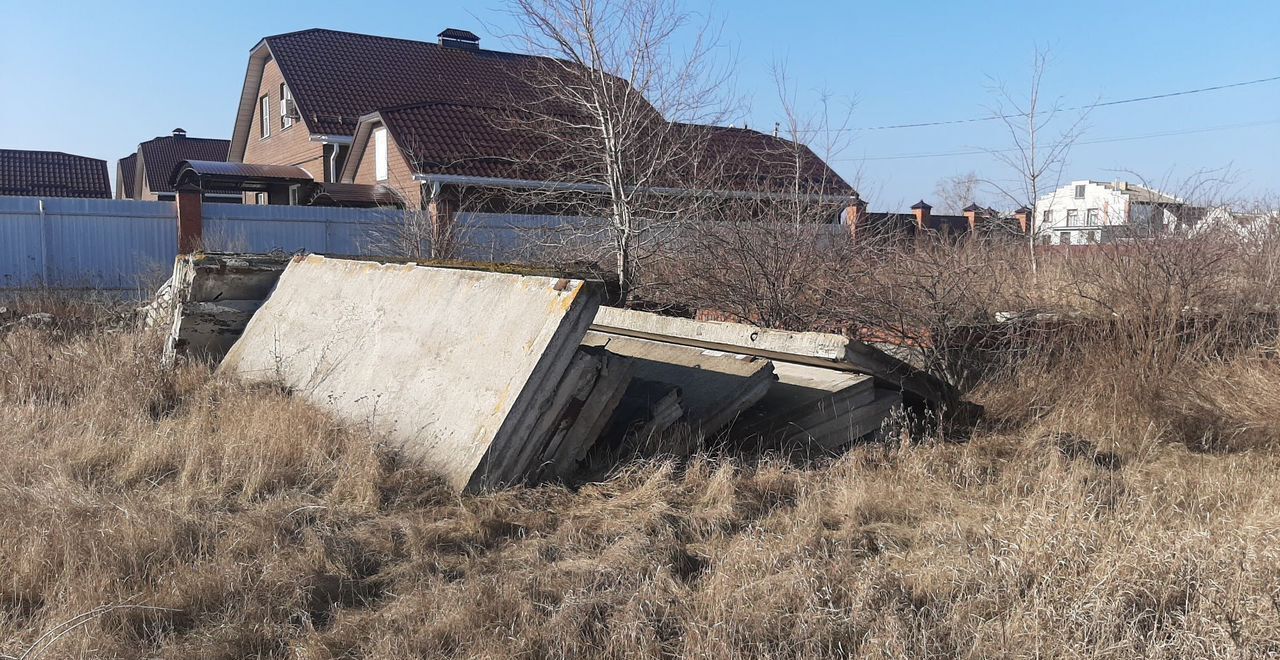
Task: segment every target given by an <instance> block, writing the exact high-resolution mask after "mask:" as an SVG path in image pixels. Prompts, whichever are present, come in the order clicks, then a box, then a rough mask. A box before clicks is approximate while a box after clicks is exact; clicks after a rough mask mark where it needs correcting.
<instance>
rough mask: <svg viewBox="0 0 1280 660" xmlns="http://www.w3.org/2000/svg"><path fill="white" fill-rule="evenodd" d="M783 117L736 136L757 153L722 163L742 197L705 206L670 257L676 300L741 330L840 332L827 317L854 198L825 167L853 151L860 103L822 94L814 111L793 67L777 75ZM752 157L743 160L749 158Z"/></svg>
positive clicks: (779, 68) (667, 269) (667, 265)
mask: <svg viewBox="0 0 1280 660" xmlns="http://www.w3.org/2000/svg"><path fill="white" fill-rule="evenodd" d="M773 75H774V81H775V87H776V90H777V94H778V100H779V102H780V105H781V108H782V112H783V117H782V120H781V121H779V122H778V123H777V124H776V125H775V126H774V129H773V135H772V136H769V135H763V134H760V133H742V132H741V129H735V131H734V132H736V133H738V135H737V136H736V139H739V140H744V141H747V142H748V144H749V145H750V148H749V149H746V150H744V151H741V152H738V153H735V154H733V157H734V158H735V159H736V160H739V161H742V160H749V161H750V162H734V163H721V164H720V173H721V174H723V175H729V177H728V178H730V179H732V180H733V182H734V185H735V193H736V194H735V195H733V196H731V197H720V198H717V199H710V200H706V202H707V203H704V204H702V205H701V206H700V207H699V208H698V209H697V215H696V216H695V221H694V222H691V223H688V224H686V225H684V226H682V228H681V232H680V236H679V238H678V240H676V241H674V242H672V243H671V249H670V250H669V251H668V252H667V253H666V254H665V255H664V256H666V257H667V258H666V259H665V260H663V266H664V268H663V269H662V273H663V274H664V275H665V276H666V280H667V281H666V284H668V285H669V287H670V291H671V293H672V294H673V295H672V298H673V299H674V301H676V302H679V303H681V304H685V305H691V306H694V307H697V308H699V309H707V310H714V311H715V312H718V313H719V314H721V315H723V316H725V317H728V318H731V319H733V320H736V321H741V322H746V323H753V324H760V325H763V326H767V327H777V328H788V329H794V330H813V329H818V328H824V329H836V328H838V325H839V324H838V321H837V320H836V319H833V318H832V317H831V315H829V314H827V313H826V305H827V302H828V297H829V295H830V292H831V290H832V287H833V283H834V282H837V281H839V279H840V278H841V277H842V273H843V271H844V267H843V266H842V263H843V260H844V256H845V255H846V254H847V253H848V243H849V231H848V228H847V227H844V226H842V225H840V224H839V223H838V220H839V218H840V214H841V213H842V212H843V211H845V210H846V208H847V207H848V206H849V205H850V203H851V197H852V195H853V193H854V191H853V189H852V188H851V187H850V186H849V185H848V184H847V183H846V182H845V181H843V180H842V179H841V178H840V177H839V176H838V175H837V174H836V173H835V172H834V171H832V170H831V168H830V167H828V166H827V164H826V163H827V162H829V161H830V160H832V159H833V158H835V157H837V156H838V155H839V154H840V152H841V151H842V150H843V149H844V148H845V147H846V146H847V144H848V139H847V137H846V135H847V131H843V130H841V129H843V128H844V127H846V126H847V125H848V123H849V120H850V117H851V116H852V109H853V103H852V101H851V100H849V102H848V103H845V102H844V101H845V100H843V99H838V98H836V97H835V96H833V95H832V94H830V93H828V92H826V91H824V90H819V91H818V92H817V99H816V102H815V103H814V104H813V105H812V106H811V107H812V111H810V112H804V111H801V110H800V101H799V99H798V97H797V93H796V91H795V87H794V85H792V83H791V81H790V79H789V77H788V75H787V72H786V67H785V66H784V65H782V64H775V65H774V66H773ZM744 157H745V158H744Z"/></svg>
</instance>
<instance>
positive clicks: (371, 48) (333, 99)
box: [263, 29, 552, 135]
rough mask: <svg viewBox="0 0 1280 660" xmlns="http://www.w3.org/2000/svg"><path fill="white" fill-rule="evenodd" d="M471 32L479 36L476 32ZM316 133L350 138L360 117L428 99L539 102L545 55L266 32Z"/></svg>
mask: <svg viewBox="0 0 1280 660" xmlns="http://www.w3.org/2000/svg"><path fill="white" fill-rule="evenodd" d="M473 36H474V35H473ZM263 41H264V42H265V43H266V44H267V46H268V47H269V48H270V49H271V54H272V56H273V57H275V60H276V63H277V64H278V65H279V67H280V70H281V72H282V73H283V74H284V77H285V80H286V81H288V83H289V91H290V92H292V94H293V98H294V100H295V102H296V103H297V104H298V109H299V110H300V111H301V113H302V118H303V121H305V122H306V124H307V127H308V129H309V130H310V131H311V132H312V133H318V134H324V135H352V134H353V133H354V132H355V128H356V123H357V120H358V118H360V117H361V116H364V115H366V114H369V113H371V112H374V111H376V110H380V109H383V108H391V107H396V106H403V105H410V104H420V103H426V102H431V101H436V102H451V103H464V104H479V105H493V106H498V107H504V106H510V105H511V104H513V103H517V104H518V103H520V102H536V101H539V100H541V97H542V95H541V94H540V93H539V92H538V91H537V89H536V88H535V82H536V80H537V79H538V77H539V75H541V72H543V71H546V70H548V69H546V68H545V65H546V64H548V63H550V62H551V61H552V60H548V59H546V58H542V57H537V56H532V55H520V54H515V53H504V52H500V51H494V50H482V49H478V48H477V49H469V48H448V47H445V46H441V45H439V44H435V43H429V42H425V41H409V40H407V39H392V38H389V37H378V36H372V35H367V34H355V33H351V32H338V31H334V30H322V29H311V30H303V31H301V32H290V33H288V34H279V35H275V36H271V37H266V38H265V39H264V40H263Z"/></svg>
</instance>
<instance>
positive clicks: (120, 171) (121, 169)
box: [116, 152, 138, 199]
mask: <svg viewBox="0 0 1280 660" xmlns="http://www.w3.org/2000/svg"><path fill="white" fill-rule="evenodd" d="M137 169H138V154H137V152H134V153H131V154H129V155H128V156H125V157H124V158H121V159H120V161H119V162H118V163H117V164H116V177H117V179H118V181H117V182H116V185H117V186H118V187H120V189H121V191H123V192H124V196H125V198H127V199H135V198H136V197H137V195H138V191H137V190H135V189H134V187H133V175H134V174H135V173H136V172H137Z"/></svg>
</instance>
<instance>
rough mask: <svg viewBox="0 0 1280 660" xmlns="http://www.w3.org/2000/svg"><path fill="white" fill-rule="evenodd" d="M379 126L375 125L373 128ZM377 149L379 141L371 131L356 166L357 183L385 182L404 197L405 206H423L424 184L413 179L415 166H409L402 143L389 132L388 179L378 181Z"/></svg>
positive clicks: (416, 207)
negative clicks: (399, 143) (398, 142)
mask: <svg viewBox="0 0 1280 660" xmlns="http://www.w3.org/2000/svg"><path fill="white" fill-rule="evenodd" d="M378 128H379V127H374V129H373V130H377V129H378ZM376 150H377V143H376V141H375V140H374V138H373V133H372V132H370V134H369V142H368V144H366V145H365V148H364V153H362V154H360V161H359V163H358V166H357V167H356V174H355V183H363V184H366V185H376V184H379V183H381V184H385V185H387V186H389V187H391V188H393V189H394V190H396V192H398V193H400V195H401V196H403V197H404V199H405V208H407V209H420V208H422V186H421V185H420V184H419V183H418V182H417V181H414V180H413V168H411V167H409V161H408V159H407V158H405V157H404V153H403V152H401V151H400V145H398V144H396V139H395V137H394V136H393V135H392V134H391V132H390V131H388V132H387V180H386V181H378V180H377V178H376V177H377V172H378V169H377V163H376V162H375V158H376V156H375V152H376Z"/></svg>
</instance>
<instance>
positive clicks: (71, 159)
mask: <svg viewBox="0 0 1280 660" xmlns="http://www.w3.org/2000/svg"><path fill="white" fill-rule="evenodd" d="M0 195H30V196H40V197H91V198H105V199H110V198H111V182H110V180H109V179H108V178H107V161H105V160H99V159H97V158H88V157H86V156H76V155H73V154H65V153H62V152H59V151H22V150H18V149H0Z"/></svg>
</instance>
